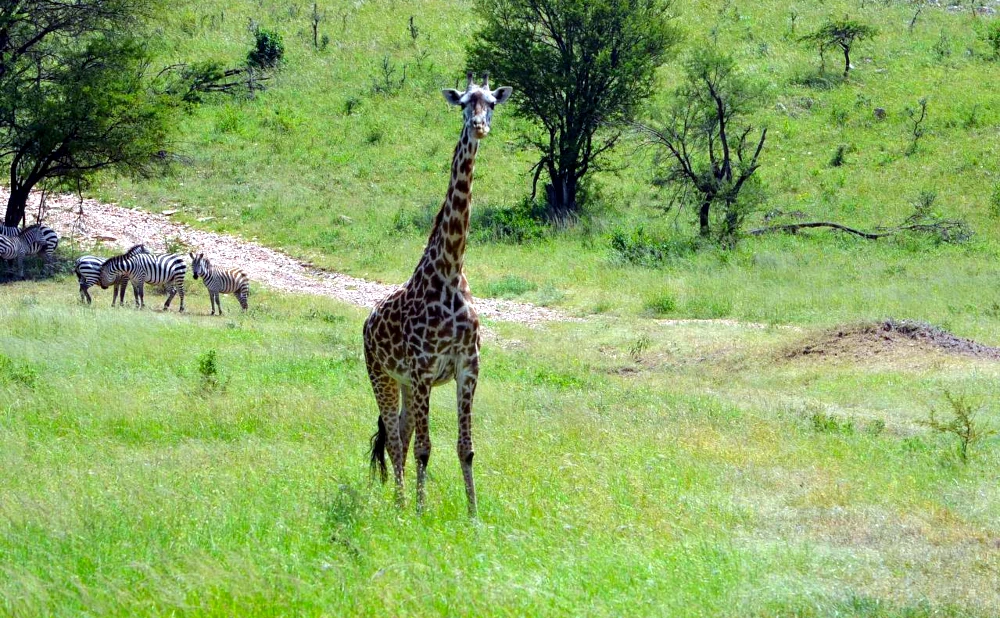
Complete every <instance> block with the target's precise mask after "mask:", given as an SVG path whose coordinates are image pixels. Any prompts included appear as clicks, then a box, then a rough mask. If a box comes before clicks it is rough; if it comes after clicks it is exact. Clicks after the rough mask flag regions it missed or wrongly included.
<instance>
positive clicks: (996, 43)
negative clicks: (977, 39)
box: [983, 21, 1000, 60]
mask: <svg viewBox="0 0 1000 618" xmlns="http://www.w3.org/2000/svg"><path fill="white" fill-rule="evenodd" d="M983 38H985V39H986V44H987V45H989V46H990V54H991V55H990V58H992V59H993V60H1000V21H993V22H990V25H989V26H987V28H986V32H985V34H984V35H983Z"/></svg>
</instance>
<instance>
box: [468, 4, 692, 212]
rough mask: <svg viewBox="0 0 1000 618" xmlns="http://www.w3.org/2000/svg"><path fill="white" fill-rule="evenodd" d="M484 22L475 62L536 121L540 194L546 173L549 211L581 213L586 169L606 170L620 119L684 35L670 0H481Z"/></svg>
mask: <svg viewBox="0 0 1000 618" xmlns="http://www.w3.org/2000/svg"><path fill="white" fill-rule="evenodd" d="M476 6H477V10H478V13H479V15H480V17H481V18H482V27H481V28H480V30H479V32H478V33H477V34H476V35H475V36H474V37H473V40H472V43H471V44H470V45H469V47H468V58H469V65H470V67H477V68H478V69H480V70H490V71H491V72H492V73H494V74H496V76H497V77H498V78H499V79H500V80H501V81H503V83H505V84H509V85H511V86H513V88H514V93H515V97H514V108H515V113H516V114H518V115H519V116H521V117H524V118H527V119H530V120H531V121H533V123H535V125H536V128H537V129H538V130H535V131H533V132H531V133H530V134H529V135H527V136H526V137H527V139H528V141H529V142H530V143H531V144H532V146H534V148H536V149H537V150H538V151H539V152H540V154H541V156H540V159H539V161H538V163H537V164H536V166H535V168H534V179H533V182H532V197H534V195H535V194H536V189H537V185H538V179H539V175H540V174H541V172H542V171H545V172H547V174H548V178H549V182H548V184H547V185H546V187H545V189H546V204H547V213H548V214H549V216H551V217H555V218H561V217H565V216H571V215H573V214H575V213H577V212H578V211H579V208H580V204H579V203H578V193H579V190H580V186H581V182H582V181H583V180H584V179H585V178H586V176H587V175H588V174H589V173H591V172H594V171H596V170H598V169H599V167H600V163H601V155H603V154H605V153H607V152H608V151H609V150H611V148H613V147H614V145H615V143H616V142H617V141H618V139H619V138H620V136H621V134H622V127H623V126H625V125H626V124H627V123H628V122H629V121H631V120H632V119H633V118H634V116H635V113H636V110H637V108H638V106H639V104H640V103H641V102H642V101H643V100H644V99H646V98H647V97H648V96H649V95H650V94H651V92H652V90H653V85H654V74H655V71H656V69H657V67H659V66H660V65H662V64H663V63H664V62H665V61H666V60H667V58H668V54H669V53H670V51H671V49H672V48H673V47H674V45H675V43H676V42H677V41H678V40H679V34H678V31H677V30H676V29H675V28H674V26H673V25H672V23H671V20H670V13H669V10H668V9H669V4H668V3H667V2H664V1H662V0H477V4H476Z"/></svg>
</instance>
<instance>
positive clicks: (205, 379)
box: [198, 349, 219, 390]
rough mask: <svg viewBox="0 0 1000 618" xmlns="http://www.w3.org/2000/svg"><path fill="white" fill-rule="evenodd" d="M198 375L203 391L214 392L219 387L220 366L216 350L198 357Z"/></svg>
mask: <svg viewBox="0 0 1000 618" xmlns="http://www.w3.org/2000/svg"><path fill="white" fill-rule="evenodd" d="M198 374H199V375H200V376H201V387H202V388H203V389H205V390H214V389H215V388H217V387H218V386H219V366H218V361H217V360H216V354H215V350H214V349H213V350H209V351H208V352H205V353H204V354H202V355H201V356H199V357H198Z"/></svg>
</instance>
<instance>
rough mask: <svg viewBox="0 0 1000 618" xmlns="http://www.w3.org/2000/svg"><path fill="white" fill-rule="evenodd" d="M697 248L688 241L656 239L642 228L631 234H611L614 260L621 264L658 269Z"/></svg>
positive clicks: (618, 231)
mask: <svg viewBox="0 0 1000 618" xmlns="http://www.w3.org/2000/svg"><path fill="white" fill-rule="evenodd" d="M695 247H696V245H695V243H694V241H692V240H688V239H671V240H658V239H655V238H653V237H652V236H650V235H649V234H647V233H646V231H645V230H644V229H643V228H642V226H640V227H638V228H636V229H635V230H633V231H631V232H627V231H625V230H623V229H617V230H615V231H614V232H612V233H611V253H612V259H613V261H615V262H618V263H620V264H631V265H633V266H645V267H646V268H658V267H660V266H663V265H664V264H666V263H667V262H669V261H672V260H674V259H677V258H680V257H683V256H684V255H687V254H690V253H692V252H694V250H695Z"/></svg>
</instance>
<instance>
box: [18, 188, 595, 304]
mask: <svg viewBox="0 0 1000 618" xmlns="http://www.w3.org/2000/svg"><path fill="white" fill-rule="evenodd" d="M8 193H9V192H8V190H7V189H6V188H5V187H0V199H2V200H3V201H4V202H6V200H7V196H8ZM37 204H38V196H37V195H36V196H34V198H33V201H32V202H31V203H30V204H29V206H28V213H29V214H28V219H29V221H33V220H34V213H35V212H37V208H38V207H37ZM46 205H47V208H48V212H47V214H46V217H45V222H46V224H47V225H50V226H51V227H52V228H53V229H55V230H56V231H57V232H58V233H59V235H60V236H61V237H62V238H64V239H70V238H72V239H73V240H75V241H76V242H78V243H80V245H81V246H84V247H89V246H94V245H97V244H103V245H104V246H106V247H110V248H114V249H126V248H128V247H130V246H132V245H135V244H138V243H145V244H146V246H147V247H149V249H150V250H152V251H155V252H163V251H166V247H167V243H168V242H180V243H181V244H184V245H187V246H190V247H193V248H197V249H198V250H201V251H204V252H205V253H206V254H208V255H210V256H211V257H212V258H213V261H214V262H215V263H217V264H222V265H228V266H239V267H240V268H242V269H244V270H245V271H246V272H247V274H248V275H250V279H251V280H253V281H255V282H257V283H262V284H264V285H266V286H268V287H270V288H274V289H276V290H281V291H283V292H294V293H299V294H316V295H319V296H328V297H330V298H335V299H337V300H340V301H343V302H347V303H351V304H354V305H359V306H362V307H372V306H374V305H375V303H376V302H378V301H379V300H380V299H382V298H383V297H384V296H386V295H387V294H388V293H389V292H391V291H392V290H394V289H396V288H397V287H399V286H398V285H390V284H385V283H378V282H375V281H367V280H365V279H358V278H355V277H350V276H348V275H342V274H340V273H333V272H327V271H321V270H318V269H316V268H315V267H313V266H310V265H309V264H306V263H303V262H301V261H299V260H297V259H295V258H293V257H291V256H290V255H287V254H285V253H282V252H280V251H275V250H273V249H269V248H267V247H264V246H262V245H259V244H257V243H255V242H251V241H248V240H244V239H242V238H240V237H238V236H231V235H228V234H218V233H215V232H207V231H204V230H199V229H195V228H192V227H191V226H189V225H185V224H183V223H177V222H175V221H171V220H170V218H169V217H167V216H165V215H162V214H152V213H148V212H144V211H141V210H132V209H129V208H122V207H121V206H114V205H111V204H102V203H100V202H98V201H96V200H90V199H85V200H83V203H82V210H81V203H80V201H79V199H78V198H77V197H76V196H73V195H49V196H47V197H46ZM81 212H82V214H81ZM476 309H477V310H478V311H479V314H480V315H482V316H483V317H486V318H489V319H493V320H501V321H505V322H520V323H522V324H537V323H541V322H551V321H575V320H577V319H579V318H572V317H570V316H567V315H565V314H564V313H562V312H559V311H555V310H553V309H547V308H545V307H537V306H535V305H530V304H527V303H518V302H513V301H508V300H500V299H493V298H477V299H476Z"/></svg>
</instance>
